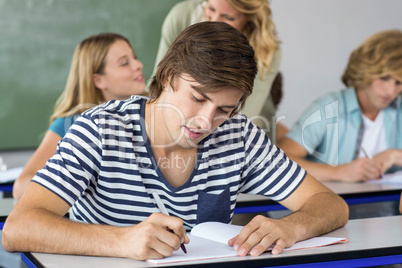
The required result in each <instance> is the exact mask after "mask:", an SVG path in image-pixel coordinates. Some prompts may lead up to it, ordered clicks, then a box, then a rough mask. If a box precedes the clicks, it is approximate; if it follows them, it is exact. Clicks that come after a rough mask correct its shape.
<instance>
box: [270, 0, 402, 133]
mask: <svg viewBox="0 0 402 268" xmlns="http://www.w3.org/2000/svg"><path fill="white" fill-rule="evenodd" d="M270 3H271V7H272V12H273V19H274V22H275V23H276V26H277V30H278V33H279V38H280V40H281V41H282V52H283V54H282V63H281V68H280V69H281V71H282V73H283V79H284V82H283V83H284V97H283V100H282V103H281V104H280V106H279V111H278V117H279V119H282V120H281V122H283V123H284V124H285V125H286V126H288V127H290V126H291V125H292V124H293V123H294V122H295V121H296V120H297V119H298V117H299V115H300V113H301V112H303V110H304V109H306V108H307V107H308V106H309V105H310V104H311V103H312V102H313V101H314V100H315V99H316V98H318V97H319V96H321V95H323V94H326V93H328V92H331V91H337V90H341V89H342V88H344V86H343V84H342V83H341V79H340V77H341V75H342V74H343V71H344V69H345V67H346V64H347V61H348V59H349V55H350V53H351V52H352V50H354V49H355V48H357V46H359V45H360V44H361V43H362V42H363V41H364V40H365V39H366V38H367V37H369V36H370V35H372V34H374V33H376V32H378V31H382V30H385V29H391V28H392V29H394V28H398V29H402V16H401V11H402V1H400V0H324V1H322V0H271V1H270ZM401 45H402V44H401Z"/></svg>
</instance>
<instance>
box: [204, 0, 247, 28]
mask: <svg viewBox="0 0 402 268" xmlns="http://www.w3.org/2000/svg"><path fill="white" fill-rule="evenodd" d="M205 15H206V17H207V18H208V19H209V21H221V22H226V23H227V24H229V25H231V26H232V27H234V28H236V29H237V30H239V31H240V32H242V30H243V28H244V25H246V22H247V17H246V15H245V14H243V13H241V12H239V11H237V10H236V9H235V8H234V7H232V6H231V5H230V4H229V3H228V2H227V1H226V0H208V4H207V6H206V8H205Z"/></svg>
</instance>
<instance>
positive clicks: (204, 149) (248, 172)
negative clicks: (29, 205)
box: [33, 96, 306, 230]
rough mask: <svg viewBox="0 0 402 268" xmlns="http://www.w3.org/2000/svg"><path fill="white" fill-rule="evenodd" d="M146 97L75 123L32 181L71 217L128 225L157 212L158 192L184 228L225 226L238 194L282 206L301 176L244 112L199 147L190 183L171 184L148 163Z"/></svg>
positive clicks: (96, 110) (153, 163)
mask: <svg viewBox="0 0 402 268" xmlns="http://www.w3.org/2000/svg"><path fill="white" fill-rule="evenodd" d="M146 100H147V99H146V98H144V97H139V96H133V97H131V98H130V99H129V100H126V101H110V102H107V103H105V104H102V105H99V106H97V107H94V108H92V109H90V110H88V111H87V112H85V113H84V114H83V115H82V116H81V117H80V118H78V119H77V120H76V121H75V123H74V125H73V126H72V127H71V128H70V130H69V132H68V133H67V134H66V136H65V137H64V138H63V139H62V140H61V141H60V142H59V144H58V147H57V152H56V154H55V155H54V156H53V157H52V158H51V159H49V161H48V162H47V164H46V166H45V167H44V168H43V169H42V170H40V171H38V173H37V174H36V176H35V177H34V178H33V181H34V182H36V183H38V184H40V185H42V186H44V187H46V188H47V189H49V190H50V191H52V192H54V193H55V194H57V195H58V196H59V197H61V198H62V199H63V200H65V202H67V203H68V204H69V205H70V206H72V208H71V210H70V217H71V219H72V220H75V221H79V222H86V223H95V224H108V225H115V226H129V225H133V224H137V223H139V222H141V221H143V220H145V219H146V218H147V217H149V216H150V215H151V214H152V213H154V212H159V210H158V208H157V206H156V204H155V202H154V201H153V199H152V191H154V190H155V191H156V192H157V193H158V194H159V196H160V197H161V199H162V200H163V202H164V204H165V206H166V208H167V211H168V212H169V214H170V215H171V216H176V217H179V218H181V219H182V220H183V221H184V226H185V228H186V229H187V230H189V229H191V228H192V227H193V226H195V225H196V224H198V223H201V222H205V221H220V222H225V223H229V222H230V221H231V219H232V216H233V212H234V208H235V205H236V199H237V196H238V194H239V193H251V194H261V195H265V196H267V197H269V198H271V199H273V200H276V201H280V200H283V199H285V198H286V197H288V196H289V195H290V194H291V193H292V192H293V191H294V190H295V189H296V188H297V187H298V185H299V184H300V183H301V182H302V180H303V178H304V177H305V174H306V172H305V171H304V170H303V169H302V168H301V167H300V166H298V165H297V164H296V163H295V162H292V161H291V160H289V159H288V158H287V157H286V155H285V154H284V153H283V152H282V151H281V150H280V149H278V148H277V147H275V146H274V145H273V144H271V142H270V141H269V139H268V138H267V136H266V134H265V133H264V132H263V131H262V130H260V129H259V128H257V127H256V126H255V125H253V124H252V123H250V121H249V120H248V119H247V117H245V116H244V115H241V114H239V115H236V116H234V117H233V118H231V119H230V120H227V121H226V122H224V123H223V124H222V125H220V126H219V127H218V128H217V129H216V130H215V131H214V132H212V133H211V134H210V135H209V136H208V137H206V138H205V139H204V140H202V141H201V142H200V144H199V148H198V153H197V161H196V164H195V167H194V169H193V171H192V173H191V175H190V177H189V178H188V180H187V181H186V182H185V183H184V184H183V185H182V186H180V187H177V188H175V187H173V186H171V185H170V184H169V182H168V181H167V180H166V179H165V178H164V176H163V174H162V172H161V170H160V169H159V168H158V163H157V161H156V160H155V158H154V155H153V153H152V150H151V145H150V143H149V141H148V138H147V134H146V131H145V127H144V124H145V123H144V122H145V121H144V118H145V117H144V111H145V102H146Z"/></svg>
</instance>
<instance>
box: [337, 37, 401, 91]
mask: <svg viewBox="0 0 402 268" xmlns="http://www.w3.org/2000/svg"><path fill="white" fill-rule="evenodd" d="M386 76H391V77H392V78H394V79H396V80H398V81H400V82H401V81H402V31H401V30H397V29H395V30H386V31H382V32H379V33H376V34H374V35H372V36H370V37H369V38H368V39H367V40H366V41H365V42H364V43H363V44H361V45H360V46H359V47H358V48H357V49H356V50H355V51H353V52H352V54H351V55H350V58H349V63H348V65H347V67H346V70H345V72H344V73H343V75H342V82H343V83H344V84H345V85H346V86H347V87H353V88H355V89H358V88H364V87H366V86H368V85H369V84H370V83H371V82H372V81H373V80H374V79H379V78H381V77H386Z"/></svg>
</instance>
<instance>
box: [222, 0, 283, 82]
mask: <svg viewBox="0 0 402 268" xmlns="http://www.w3.org/2000/svg"><path fill="white" fill-rule="evenodd" d="M226 1H227V2H228V3H229V4H230V5H231V6H232V7H233V8H235V9H236V10H237V11H239V12H241V13H243V14H245V15H246V17H247V22H246V25H245V26H244V28H243V34H244V35H245V36H246V37H247V38H248V40H249V42H250V44H251V46H252V47H253V48H254V51H255V57H256V60H257V65H258V69H259V70H260V71H261V75H262V73H263V72H264V71H265V70H268V71H270V65H271V62H272V59H273V57H274V54H275V51H276V49H277V48H278V45H279V40H278V39H277V33H276V28H275V24H274V22H273V20H272V11H271V8H270V7H269V4H268V0H226Z"/></svg>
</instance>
